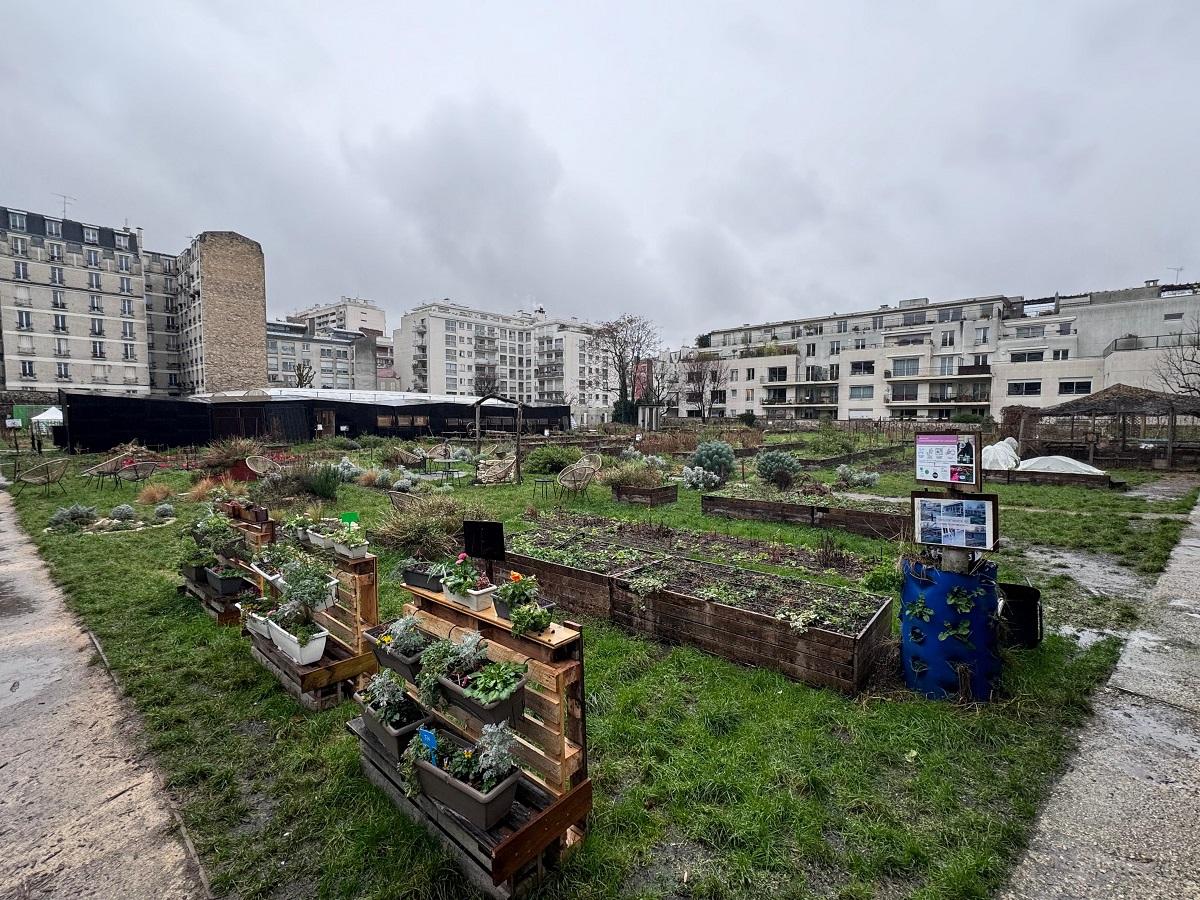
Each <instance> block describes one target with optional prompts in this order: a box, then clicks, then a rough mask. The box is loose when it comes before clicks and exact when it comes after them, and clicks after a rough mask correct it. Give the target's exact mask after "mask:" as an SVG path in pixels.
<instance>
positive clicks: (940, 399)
mask: <svg viewBox="0 0 1200 900" xmlns="http://www.w3.org/2000/svg"><path fill="white" fill-rule="evenodd" d="M929 402H930V403H971V404H976V405H978V404H980V403H991V402H992V397H991V393H990V392H988V391H985V392H983V393H969V392H968V393H965V394H950V393H937V394H930V395H929Z"/></svg>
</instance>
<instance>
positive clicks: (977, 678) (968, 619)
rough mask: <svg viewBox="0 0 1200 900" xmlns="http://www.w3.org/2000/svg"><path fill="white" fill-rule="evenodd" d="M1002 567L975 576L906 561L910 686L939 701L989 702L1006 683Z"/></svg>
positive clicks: (903, 652)
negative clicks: (1001, 652)
mask: <svg viewBox="0 0 1200 900" xmlns="http://www.w3.org/2000/svg"><path fill="white" fill-rule="evenodd" d="M998 624H999V600H998V598H997V594H996V564H995V563H992V562H985V563H982V564H981V565H980V566H978V568H977V571H976V572H975V574H973V575H959V574H958V573H955V572H943V571H941V570H940V569H935V568H932V567H930V566H926V565H924V564H922V563H920V562H914V561H912V560H907V559H906V560H904V587H903V589H902V590H901V592H900V657H901V660H902V661H903V663H904V683H905V684H907V685H908V687H909V689H910V690H914V691H918V692H920V693H922V694H924V695H925V696H926V697H929V698H930V699H933V700H944V699H946V698H951V699H965V700H989V699H991V696H992V691H993V689H994V688H995V686H996V682H997V681H998V680H999V678H1000V655H999V643H998V631H999V628H998Z"/></svg>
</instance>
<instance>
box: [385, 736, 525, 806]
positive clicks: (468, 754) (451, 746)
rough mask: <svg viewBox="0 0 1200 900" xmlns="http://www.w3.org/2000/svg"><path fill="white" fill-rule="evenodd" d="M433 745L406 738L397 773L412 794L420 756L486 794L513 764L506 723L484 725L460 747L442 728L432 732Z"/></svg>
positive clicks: (511, 740)
mask: <svg viewBox="0 0 1200 900" xmlns="http://www.w3.org/2000/svg"><path fill="white" fill-rule="evenodd" d="M435 735H436V739H435V743H436V744H437V748H436V749H433V748H430V747H427V746H426V745H425V742H424V741H421V740H413V741H410V742H409V744H408V747H406V748H405V750H404V754H403V755H402V756H401V759H400V765H399V769H400V776H401V778H402V779H403V780H404V783H405V785H406V787H407V791H406V793H407V794H408V796H410V797H413V796H416V794H417V793H418V792H419V782H418V781H417V777H416V761H417V760H418V759H423V760H425V761H426V762H428V763H432V764H433V765H434V766H436V767H437V768H439V769H442V770H443V771H445V772H449V773H450V774H451V775H452V776H454V777H455V778H457V779H458V780H459V781H462V782H464V783H466V784H469V785H471V787H473V788H475V789H476V790H477V791H479V792H480V793H483V794H486V793H488V792H489V791H491V790H492V788H494V787H496V785H498V784H500V782H502V781H504V779H506V778H507V777H508V776H509V775H511V774H512V773H513V771H514V770H515V769H516V768H517V761H516V757H514V756H513V747H514V745H515V744H516V738H515V737H514V735H513V733H512V730H511V729H510V728H509V727H508V723H506V722H501V723H500V724H498V725H484V726H483V731H482V733H481V734H480V736H479V740H478V741H477V742H476V743H475V745H474V746H473V747H468V748H463V747H461V746H459V744H458V743H457V742H456V741H455V740H454V739H453V738H452V737H450V735H448V734H446V733H445V732H442V731H438V732H435Z"/></svg>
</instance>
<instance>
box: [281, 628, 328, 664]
mask: <svg viewBox="0 0 1200 900" xmlns="http://www.w3.org/2000/svg"><path fill="white" fill-rule="evenodd" d="M267 626H268V627H269V628H270V630H271V643H273V644H274V645H275V646H276V647H278V648H279V652H280V653H283V654H284V655H285V656H287V657H288V658H289V659H291V660H292V662H294V663H297V664H299V665H301V666H310V665H312V664H313V663H315V662H319V661H320V659H321V657H322V656H324V655H325V639H326V638H327V637H329V632H328V631H325V630H324V629H322V630H321V631H318V632H317V633H316V635H314V636H313V639H312V640H311V641H309V642H308V643H307V644H305V645H304V646H303V647H302V646H300V642H299V641H298V640H296V638H295V637H293V636H292V634H291V633H290V632H288V631H285V630H284V629H282V628H280V627H279V626H278V625H276V624H275V623H274V622H272V621H270V620H269V619H268V620H267Z"/></svg>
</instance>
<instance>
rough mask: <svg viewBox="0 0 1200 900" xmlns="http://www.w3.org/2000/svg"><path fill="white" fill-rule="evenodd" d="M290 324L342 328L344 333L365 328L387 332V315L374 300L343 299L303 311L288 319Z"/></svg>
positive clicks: (360, 298)
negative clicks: (297, 323)
mask: <svg viewBox="0 0 1200 900" xmlns="http://www.w3.org/2000/svg"><path fill="white" fill-rule="evenodd" d="M287 320H288V321H289V322H299V323H301V324H304V323H309V324H311V325H312V326H313V328H316V329H321V328H340V329H342V330H343V331H362V330H363V329H364V328H366V329H370V330H371V331H378V332H379V333H380V334H384V333H386V332H387V314H386V313H385V312H384V311H383V310H382V309H380V308H379V307H378V306H376V305H375V301H373V300H365V299H363V298H362V297H342V298H341V299H340V300H338V301H337V302H336V303H326V304H324V305H319V306H310V307H309V308H308V309H301V310H298V311H297V312H294V313H292V314H291V315H289V316H288V317H287Z"/></svg>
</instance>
